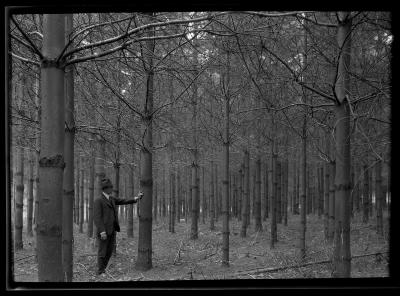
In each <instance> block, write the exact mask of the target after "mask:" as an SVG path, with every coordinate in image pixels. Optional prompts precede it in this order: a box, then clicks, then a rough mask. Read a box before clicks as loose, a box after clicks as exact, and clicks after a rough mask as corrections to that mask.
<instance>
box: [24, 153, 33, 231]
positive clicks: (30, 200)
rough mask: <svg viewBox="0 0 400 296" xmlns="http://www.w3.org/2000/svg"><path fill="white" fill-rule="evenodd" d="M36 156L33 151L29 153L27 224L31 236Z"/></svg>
mask: <svg viewBox="0 0 400 296" xmlns="http://www.w3.org/2000/svg"><path fill="white" fill-rule="evenodd" d="M34 157H35V155H34V154H33V153H29V184H28V208H27V225H26V234H27V235H28V236H29V237H32V236H33V232H32V220H33V182H34V179H33V172H34V161H35V160H34Z"/></svg>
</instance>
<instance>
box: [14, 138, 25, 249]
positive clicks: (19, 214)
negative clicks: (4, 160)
mask: <svg viewBox="0 0 400 296" xmlns="http://www.w3.org/2000/svg"><path fill="white" fill-rule="evenodd" d="M16 157H17V172H16V177H17V178H16V181H17V182H16V185H17V186H16V189H17V192H16V196H15V216H14V220H15V223H14V228H15V230H14V246H15V250H21V249H22V248H23V242H22V228H23V209H24V159H25V157H24V148H23V147H21V146H18V147H17V155H16Z"/></svg>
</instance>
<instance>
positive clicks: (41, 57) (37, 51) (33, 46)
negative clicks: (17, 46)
mask: <svg viewBox="0 0 400 296" xmlns="http://www.w3.org/2000/svg"><path fill="white" fill-rule="evenodd" d="M11 20H12V22H13V23H14V24H15V26H16V27H17V29H18V30H19V31H20V32H21V34H22V36H24V38H25V39H26V41H28V42H29V44H30V45H31V46H32V49H33V51H34V52H35V53H36V54H37V55H38V56H39V57H40V59H43V55H42V53H41V52H40V50H39V49H38V48H37V47H36V45H35V43H33V42H32V40H31V39H30V38H29V37H28V36H27V35H26V33H25V32H24V30H22V29H21V27H20V26H19V25H18V23H17V22H16V20H15V19H14V17H13V16H11Z"/></svg>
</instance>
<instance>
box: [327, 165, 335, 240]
mask: <svg viewBox="0 0 400 296" xmlns="http://www.w3.org/2000/svg"><path fill="white" fill-rule="evenodd" d="M335 176H336V163H335V161H331V162H330V173H329V224H328V243H330V244H332V243H333V237H334V234H335Z"/></svg>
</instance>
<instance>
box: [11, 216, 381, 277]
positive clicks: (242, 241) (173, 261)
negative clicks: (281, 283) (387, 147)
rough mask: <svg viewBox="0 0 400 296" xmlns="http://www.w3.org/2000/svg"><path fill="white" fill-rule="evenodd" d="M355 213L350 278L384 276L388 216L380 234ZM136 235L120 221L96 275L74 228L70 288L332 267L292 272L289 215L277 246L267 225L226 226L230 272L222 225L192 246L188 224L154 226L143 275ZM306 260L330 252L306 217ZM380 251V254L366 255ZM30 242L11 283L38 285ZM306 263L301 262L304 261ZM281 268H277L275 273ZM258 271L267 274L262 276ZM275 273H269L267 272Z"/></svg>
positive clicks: (294, 258)
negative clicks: (243, 230)
mask: <svg viewBox="0 0 400 296" xmlns="http://www.w3.org/2000/svg"><path fill="white" fill-rule="evenodd" d="M361 220H362V217H361V214H360V215H356V216H355V217H354V219H352V225H351V254H352V256H353V259H352V262H351V263H352V270H351V277H355V278H358V277H362V278H365V277H388V276H389V270H388V262H389V253H388V252H389V250H388V248H389V245H388V241H389V235H388V229H389V227H388V219H387V218H385V219H384V221H385V228H384V229H385V235H384V237H383V238H380V237H378V235H377V234H376V224H375V219H374V217H372V218H371V219H370V222H369V223H368V224H363V223H362V221H361ZM135 223H136V224H135V227H134V237H133V238H128V237H127V235H126V226H125V225H124V222H123V221H121V223H120V224H121V226H122V229H121V232H120V233H118V235H117V255H116V256H113V257H112V258H111V260H110V263H109V265H108V267H107V271H106V274H105V275H103V276H97V275H96V274H95V271H96V251H95V249H94V248H93V243H92V240H91V239H88V238H87V237H86V234H85V233H78V227H77V225H74V227H75V229H74V230H75V232H74V244H75V245H74V278H73V281H74V282H115V281H169V280H217V279H280V278H284V279H288V278H300V279H303V278H330V277H331V266H330V262H328V263H320V264H310V265H308V266H304V267H299V266H297V265H298V264H300V263H301V262H300V261H299V259H298V257H299V255H298V241H299V234H300V217H299V215H295V216H291V215H290V216H289V219H288V226H284V225H283V224H278V243H276V245H275V248H274V249H271V248H270V223H269V219H267V221H264V222H263V230H262V231H261V232H255V231H254V221H251V224H250V226H249V228H248V231H247V237H245V238H241V237H240V227H241V222H240V221H237V220H236V219H234V218H232V219H231V221H230V243H229V260H230V265H229V267H222V266H221V258H222V251H221V245H222V233H221V231H222V221H221V219H219V220H218V221H217V222H216V223H215V226H216V228H215V230H214V231H210V230H209V223H208V221H206V224H202V223H201V222H200V223H199V238H198V239H197V240H191V239H190V237H189V235H190V219H188V222H187V223H185V222H184V221H182V222H180V223H177V224H176V225H175V233H170V232H169V231H168V218H166V219H165V220H159V221H157V222H153V237H152V240H153V257H152V260H153V261H152V263H153V268H152V269H150V270H148V271H145V272H143V271H138V270H136V269H135V262H136V256H137V240H138V224H137V223H138V220H137V219H136V220H135ZM306 241H307V243H306V244H307V258H306V260H305V262H307V263H308V262H310V263H312V262H320V261H325V260H330V258H331V254H332V246H329V245H328V244H327V243H326V242H325V240H324V232H323V219H322V217H321V218H318V216H316V215H308V216H307V240H306ZM380 252H383V253H384V254H383V255H369V256H364V257H357V256H359V255H365V254H375V253H380ZM35 260H36V259H35V255H34V249H33V241H32V238H29V237H26V235H24V249H23V250H22V251H18V252H16V253H15V254H14V262H15V264H14V279H15V281H16V282H37V281H38V278H37V263H36V262H35ZM303 263H304V262H303ZM279 268H280V269H279ZM261 269H270V270H264V271H262V270H261ZM271 269H274V270H271Z"/></svg>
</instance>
